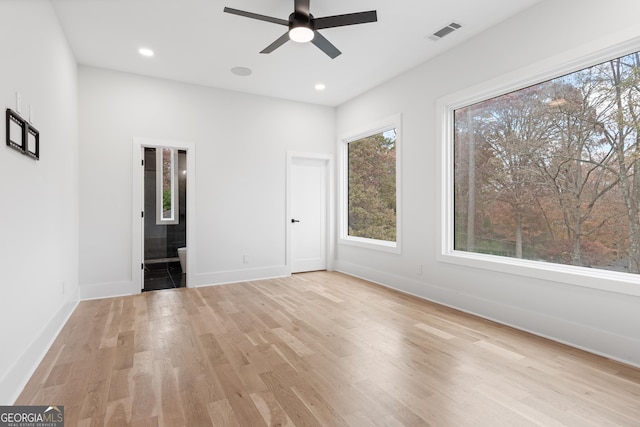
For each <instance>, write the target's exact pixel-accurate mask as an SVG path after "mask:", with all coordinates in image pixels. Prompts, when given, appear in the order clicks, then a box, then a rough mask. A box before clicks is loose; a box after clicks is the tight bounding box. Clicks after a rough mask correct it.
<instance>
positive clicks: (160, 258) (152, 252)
mask: <svg viewBox="0 0 640 427" xmlns="http://www.w3.org/2000/svg"><path fill="white" fill-rule="evenodd" d="M164 149H172V150H173V153H174V154H173V155H174V156H175V158H174V163H173V166H174V167H173V168H172V169H170V168H167V173H168V174H169V176H172V177H173V182H174V184H175V189H173V190H171V187H169V185H170V182H169V181H164V182H163V180H162V178H160V181H158V179H157V178H156V179H154V180H153V185H151V184H149V182H145V181H150V179H147V178H148V177H149V175H152V176H154V177H155V176H156V174H157V173H158V170H161V169H162V165H160V166H158V162H162V161H163V158H162V155H161V158H160V159H158V156H157V155H156V153H157V152H158V150H159V151H160V153H161V154H162V153H163V151H162V150H164ZM152 150H153V151H152ZM164 154H165V156H170V152H169V151H166V152H164ZM195 158H196V145H195V144H194V143H192V142H185V141H173V140H162V139H152V138H138V137H136V138H133V144H132V168H133V169H132V171H133V181H132V196H133V200H132V203H133V211H132V214H133V217H132V230H131V231H132V233H131V237H132V240H131V244H132V252H131V255H132V259H131V261H132V262H131V279H132V281H131V284H132V289H131V292H132V293H133V294H137V293H140V292H142V291H146V290H154V289H161V288H174V287H183V286H186V287H192V286H194V274H193V273H194V270H195V268H194V257H195V255H194V254H195V248H194V246H193V242H195V236H196V227H195V223H196V221H195V212H196V205H195V182H196V160H195ZM169 160H170V159H169V158H167V159H165V160H164V161H165V164H167V165H169V164H170V163H168V162H169ZM145 165H146V166H148V167H149V169H153V171H151V170H149V171H147V170H145ZM158 182H160V183H162V184H163V185H164V184H166V185H164V188H163V187H162V185H161V186H158V185H157V183H158ZM145 187H147V188H145ZM165 190H169V193H168V194H167V191H165ZM145 195H153V197H152V198H151V199H150V200H149V199H146V198H145ZM170 195H172V196H173V198H171V197H169V196H170ZM158 201H160V203H157V202H158ZM148 220H150V221H151V222H153V225H158V224H157V223H158V222H161V223H164V225H166V226H167V227H165V228H167V230H166V232H164V233H163V232H159V231H156V230H153V229H150V228H149V226H148V225H146V224H148V223H147V221H148ZM159 220H160V221H159ZM169 228H171V229H169ZM185 230H186V234H185ZM172 232H173V233H174V236H171V233H172ZM147 237H151V238H152V239H155V241H151V239H148V238H147ZM163 239H166V240H165V241H164V242H163ZM190 245H191V246H190ZM180 248H183V249H182V250H179V249H180ZM181 258H182V261H183V262H182V263H181V262H180V259H181ZM145 273H146V274H145ZM153 275H158V276H164V282H165V283H164V286H161V285H155V284H154V285H152V284H151V283H149V281H147V282H148V283H147V287H145V286H144V285H145V276H146V277H147V278H149V277H150V276H153ZM156 283H159V281H156Z"/></svg>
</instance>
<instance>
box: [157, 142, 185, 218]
mask: <svg viewBox="0 0 640 427" xmlns="http://www.w3.org/2000/svg"><path fill="white" fill-rule="evenodd" d="M164 150H171V172H170V173H171V218H167V219H165V218H164V217H163V214H164V210H163V191H162V190H163V185H162V183H163V167H164V166H163V161H162V160H163V152H164ZM178 169H179V166H178V150H177V149H175V148H172V147H156V225H176V224H179V223H180V215H179V212H177V210H179V206H180V195H179V191H178V179H179V176H178Z"/></svg>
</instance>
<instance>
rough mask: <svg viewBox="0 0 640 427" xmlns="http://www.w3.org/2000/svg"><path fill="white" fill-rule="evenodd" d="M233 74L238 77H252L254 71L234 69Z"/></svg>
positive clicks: (241, 68)
mask: <svg viewBox="0 0 640 427" xmlns="http://www.w3.org/2000/svg"><path fill="white" fill-rule="evenodd" d="M231 72H232V73H233V74H235V75H236V76H250V75H251V73H252V72H253V71H251V68H247V67H233V68H232V69H231Z"/></svg>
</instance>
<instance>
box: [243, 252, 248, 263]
mask: <svg viewBox="0 0 640 427" xmlns="http://www.w3.org/2000/svg"><path fill="white" fill-rule="evenodd" d="M242 263H243V264H249V254H244V255H242Z"/></svg>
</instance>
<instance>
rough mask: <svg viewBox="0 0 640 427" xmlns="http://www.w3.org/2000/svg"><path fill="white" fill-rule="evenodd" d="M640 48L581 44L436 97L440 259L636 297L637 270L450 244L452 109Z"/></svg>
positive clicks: (633, 43) (639, 44)
mask: <svg viewBox="0 0 640 427" xmlns="http://www.w3.org/2000/svg"><path fill="white" fill-rule="evenodd" d="M638 50H640V38H633V39H631V40H627V41H624V42H621V43H619V44H616V45H614V46H611V47H603V46H600V47H599V49H598V50H596V51H593V50H591V51H589V50H588V48H587V47H584V46H583V47H581V48H580V49H576V50H574V51H571V52H567V53H565V54H562V55H558V56H555V57H553V58H551V59H548V60H545V61H542V62H540V63H536V64H533V65H532V66H530V67H526V68H524V69H521V70H518V71H516V72H513V73H509V74H506V75H504V76H500V77H498V78H495V79H492V80H489V81H487V82H485V83H482V84H480V85H477V86H473V87H470V88H467V89H464V90H461V91H459V92H456V93H454V94H451V95H448V96H446V97H443V98H441V99H439V100H438V101H437V119H436V126H437V135H438V138H439V140H440V144H437V150H438V151H439V153H438V155H439V157H440V159H441V161H440V162H438V163H437V168H438V173H437V177H438V180H439V182H438V185H437V186H436V188H437V189H438V192H439V194H438V199H439V200H440V201H441V203H440V209H438V224H439V227H438V238H437V239H436V241H437V242H438V244H439V248H438V250H437V251H436V254H437V255H436V257H437V260H438V261H441V262H447V263H452V264H457V265H464V266H468V267H473V268H481V269H486V270H491V271H499V272H503V273H508V274H516V275H521V276H526V277H533V278H537V279H543V280H549V281H555V282H560V283H567V284H571V285H575V286H582V287H587V288H593V289H599V290H603V291H609V292H616V293H620V294H625V295H633V296H640V277H638V275H635V274H627V273H618V272H611V271H606V270H599V269H591V268H586V267H575V266H569V265H561V264H552V263H546V262H538V261H530V260H522V259H514V258H507V257H499V256H493V255H485V254H476V253H470V252H463V251H456V250H454V248H453V236H454V224H453V212H454V206H453V204H454V203H453V174H454V171H453V112H454V110H456V109H457V108H461V107H464V106H467V105H471V104H474V103H476V102H480V101H483V100H486V99H490V98H492V97H495V96H499V95H502V94H505V93H509V92H512V91H515V90H518V89H522V88H524V87H527V86H531V85H534V84H537V83H540V82H544V81H547V80H550V79H553V78H556V77H558V76H562V75H565V74H568V73H571V72H575V71H578V70H581V69H584V68H587V67H590V66H593V65H595V64H599V63H602V62H605V61H607V60H611V59H614V58H617V57H621V56H624V55H626V54H629V53H633V52H636V51H638Z"/></svg>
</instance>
